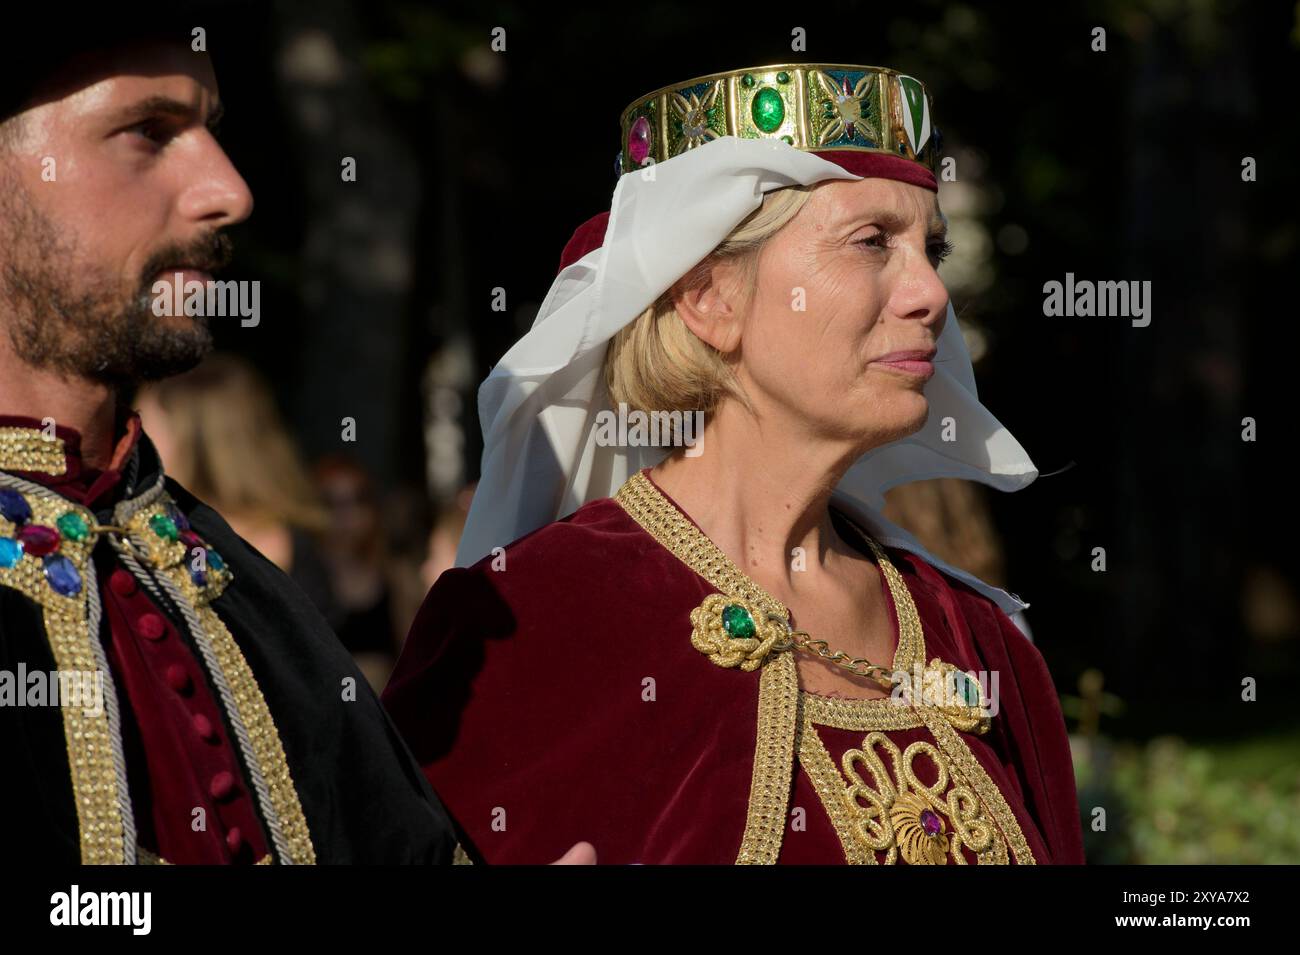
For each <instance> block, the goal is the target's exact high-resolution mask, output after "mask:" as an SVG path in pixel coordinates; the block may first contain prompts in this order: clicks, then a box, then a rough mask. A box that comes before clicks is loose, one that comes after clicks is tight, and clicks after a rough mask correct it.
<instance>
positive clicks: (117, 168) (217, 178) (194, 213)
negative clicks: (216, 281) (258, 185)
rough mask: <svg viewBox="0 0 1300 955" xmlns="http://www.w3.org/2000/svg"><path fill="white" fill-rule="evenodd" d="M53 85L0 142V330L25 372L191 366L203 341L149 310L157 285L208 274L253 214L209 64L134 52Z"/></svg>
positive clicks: (133, 376) (154, 45)
mask: <svg viewBox="0 0 1300 955" xmlns="http://www.w3.org/2000/svg"><path fill="white" fill-rule="evenodd" d="M61 83H62V84H63V85H61V86H60V87H59V88H57V89H52V90H50V91H49V92H48V93H47V94H46V95H44V96H42V97H41V98H40V100H39V101H38V103H37V105H34V106H32V107H31V108H30V109H28V110H27V111H26V112H25V113H23V114H21V116H20V117H19V121H18V124H17V127H16V129H15V130H14V135H13V136H11V137H8V142H7V143H6V144H5V146H4V147H0V331H2V332H5V333H7V336H8V338H9V340H10V342H11V343H12V346H13V349H14V352H15V354H17V356H18V357H19V358H20V359H22V360H23V361H24V362H26V363H27V364H29V365H31V366H32V367H34V368H42V369H48V370H52V371H56V372H58V373H60V374H64V375H71V376H78V377H83V378H89V379H92V380H95V381H102V382H105V383H110V384H117V385H120V384H132V383H137V382H142V381H152V380H157V379H159V378H165V377H167V376H169V375H173V374H176V373H178V372H180V371H184V370H186V369H188V368H191V367H193V366H194V365H195V364H197V363H198V361H199V359H200V358H202V357H203V355H204V354H205V353H206V352H207V350H208V349H209V348H210V347H211V341H212V337H211V332H210V331H209V330H208V328H207V325H206V324H205V319H204V318H203V317H200V316H187V315H184V314H181V315H165V316H157V315H155V314H154V311H153V308H152V303H153V298H154V294H153V287H154V284H155V282H157V281H160V280H163V279H166V280H168V281H169V282H170V281H174V280H173V279H172V276H173V275H174V273H176V272H178V271H180V272H182V273H183V274H182V278H181V281H182V282H187V281H195V280H197V281H207V280H208V279H209V278H211V272H212V271H214V270H216V269H218V268H220V267H221V266H222V265H224V264H225V263H226V261H227V260H228V258H229V240H228V239H227V238H226V236H225V234H224V233H222V232H220V231H219V230H221V229H223V228H224V227H225V226H229V225H232V224H234V223H236V222H240V221H242V220H243V219H245V218H247V217H248V215H249V213H250V212H251V211H252V208H253V198H252V195H251V194H250V193H249V191H248V186H247V185H246V184H245V183H244V180H243V179H242V178H240V176H239V173H238V172H236V171H235V168H234V166H232V165H231V163H230V160H229V158H227V156H226V154H225V152H223V151H222V149H221V147H220V146H219V145H218V144H217V141H216V139H214V138H213V136H212V132H211V127H212V125H213V124H214V122H215V120H216V119H217V117H218V115H219V113H220V105H219V103H218V99H217V84H216V78H215V76H214V75H213V72H212V65H211V61H210V60H209V59H208V57H207V56H206V55H205V54H201V53H194V52H192V51H191V50H190V49H189V48H188V47H186V46H183V45H179V44H177V45H172V44H165V43H161V42H149V43H141V44H137V45H134V46H130V47H123V48H121V49H118V50H116V51H114V52H113V53H111V54H104V55H102V56H98V57H96V58H95V60H94V61H93V62H86V63H84V64H81V65H80V66H79V68H78V69H77V70H76V72H75V74H74V75H72V76H65V77H62V78H61Z"/></svg>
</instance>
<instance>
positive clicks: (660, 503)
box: [615, 472, 1034, 865]
mask: <svg viewBox="0 0 1300 955" xmlns="http://www.w3.org/2000/svg"><path fill="white" fill-rule="evenodd" d="M615 500H617V501H618V503H619V504H620V505H621V506H622V507H623V509H624V510H626V511H627V513H628V514H629V515H630V516H631V517H632V519H633V520H635V521H636V522H637V523H638V524H639V525H641V527H642V528H644V529H645V531H646V532H647V533H649V534H650V536H651V537H653V538H654V539H655V540H656V541H657V542H658V543H659V544H660V545H662V546H663V547H664V548H666V549H667V550H668V551H670V552H671V553H673V554H674V555H675V556H676V557H677V558H678V559H679V560H681V561H682V562H683V563H684V564H686V565H687V566H688V567H689V568H690V569H691V570H693V571H695V573H697V574H699V575H700V576H701V577H702V578H704V579H705V580H707V581H708V582H709V583H710V584H711V585H712V586H713V587H714V588H715V589H716V590H717V591H719V593H717V594H710V595H709V597H707V598H706V599H705V601H704V603H702V604H701V605H700V607H698V608H696V609H695V610H694V611H692V613H691V618H690V619H691V623H692V628H693V629H692V634H691V642H692V645H693V646H695V648H696V649H697V650H699V651H700V652H701V653H703V654H704V655H705V656H707V657H708V658H709V660H710V661H711V662H713V663H714V664H716V665H718V666H721V667H724V668H729V669H739V670H741V671H753V670H755V669H758V670H760V671H761V672H760V677H759V703H758V734H757V745H756V747H755V752H754V775H753V779H752V781H751V784H750V796H749V811H748V815H747V818H746V823H745V831H744V835H743V837H742V839H741V848H740V853H739V856H738V857H737V860H736V861H737V862H738V863H774V862H776V861H777V858H778V857H779V855H780V851H781V842H782V837H783V835H784V832H785V824H786V822H785V821H786V814H787V800H788V794H789V792H790V781H791V778H792V773H793V763H794V759H795V756H796V754H797V757H798V760H799V764H800V765H801V766H802V767H803V768H804V771H805V772H806V773H807V774H808V778H809V780H810V781H811V782H812V784H813V788H814V789H815V790H816V792H817V794H818V797H819V799H820V800H821V802H822V805H823V807H824V808H825V810H826V813H827V816H828V817H829V818H830V821H831V824H832V825H833V826H834V828H835V832H836V834H837V835H838V837H839V840H840V845H841V846H842V848H843V850H844V857H845V859H846V860H847V861H848V862H850V863H852V864H857V865H875V864H878V863H879V862H881V861H883V862H885V863H886V864H889V863H894V862H898V861H902V862H906V863H908V864H911V865H918V864H922V865H923V864H945V863H948V862H952V863H954V864H959V865H961V864H966V862H967V861H968V860H967V859H966V857H965V855H964V853H963V849H965V850H969V851H970V852H971V853H972V854H973V855H974V856H975V858H976V860H977V862H978V863H979V864H991V863H995V864H996V863H1000V864H1006V863H1008V862H1009V861H1010V860H1011V858H1012V857H1014V859H1015V861H1016V862H1017V863H1020V864H1033V863H1034V858H1033V854H1032V853H1031V852H1030V850H1029V846H1028V844H1027V843H1026V841H1025V837H1024V834H1023V832H1022V831H1021V829H1020V825H1019V823H1018V822H1017V820H1016V817H1015V813H1014V812H1012V810H1011V808H1010V806H1008V805H1007V802H1006V799H1005V798H1004V797H1003V795H1002V793H1001V791H1000V790H999V789H998V787H997V785H996V784H995V783H994V782H993V780H992V779H990V778H989V776H988V773H987V772H985V770H984V768H983V767H982V766H981V765H980V763H979V761H978V760H977V759H976V758H975V756H974V754H973V753H972V752H971V751H970V748H969V747H968V746H967V745H966V743H965V741H964V740H963V739H962V737H961V735H960V732H959V731H963V732H974V733H982V732H984V731H986V730H987V728H988V718H987V717H981V716H979V707H975V706H966V705H949V704H950V701H948V700H940V704H941V705H916V704H915V703H913V701H911V700H910V699H896V698H885V699H871V700H840V699H831V698H826V697H820V696H817V695H815V694H811V693H806V692H804V691H802V690H800V689H799V680H798V671H797V669H796V667H795V662H794V658H793V654H792V653H787V652H784V651H785V650H787V649H789V646H788V641H785V643H784V645H783V643H782V639H781V638H782V637H784V636H786V635H788V633H789V631H788V630H787V627H786V623H785V621H788V619H789V611H788V610H787V608H786V607H785V606H784V605H783V604H782V603H781V602H780V601H778V600H777V599H776V598H774V597H772V596H771V595H770V594H768V593H767V592H766V591H765V590H763V588H762V587H760V586H759V585H758V584H757V583H755V582H754V581H753V580H751V579H750V578H749V577H747V576H746V575H745V574H744V573H743V572H742V571H741V570H740V569H739V568H738V567H736V565H735V564H734V563H733V562H732V561H731V560H730V559H729V558H728V557H727V556H726V554H724V553H723V552H722V551H721V550H720V549H719V548H718V547H717V546H716V545H715V544H714V543H713V542H712V541H710V540H709V539H708V537H706V536H705V535H704V534H703V533H702V532H701V531H700V530H699V528H697V527H696V526H695V525H694V524H692V523H691V522H690V520H689V519H687V518H686V517H685V516H684V515H683V514H682V513H681V512H680V511H679V510H678V509H677V508H676V507H675V506H674V505H673V503H672V502H671V501H669V500H668V499H667V498H666V497H664V495H663V494H661V493H660V492H659V490H658V489H657V488H656V487H655V486H654V484H653V483H652V482H651V481H650V480H648V479H647V478H646V477H645V475H644V474H643V473H642V472H637V473H636V474H633V475H632V476H631V477H630V478H628V480H627V482H626V483H625V484H624V485H623V487H622V488H620V489H619V491H618V493H617V495H616V496H615ZM850 523H852V522H850ZM853 527H854V529H855V530H856V531H857V533H858V534H859V535H860V536H861V537H862V538H863V540H864V541H865V542H866V544H867V545H868V547H869V548H870V550H871V552H872V554H873V556H874V557H875V560H876V564H877V566H878V567H879V569H880V571H881V573H882V574H883V575H884V577H885V582H886V584H887V585H888V587H889V591H890V594H891V595H892V597H893V600H894V605H895V608H896V611H897V615H898V632H899V640H898V648H897V650H896V652H895V654H894V660H893V669H894V671H895V672H896V673H897V672H901V673H909V674H916V673H918V672H920V673H923V682H924V685H925V687H927V688H928V689H931V690H932V689H934V688H935V686H936V685H937V683H938V682H940V680H941V678H943V677H946V676H949V675H950V674H951V673H952V672H953V671H955V670H956V669H957V668H955V667H953V666H952V665H951V664H947V663H944V662H943V661H941V660H939V659H937V658H936V659H934V660H932V661H930V665H929V666H928V667H926V666H924V662H925V634H924V629H923V627H922V625H921V619H920V616H919V615H918V614H917V612H916V605H915V604H914V603H913V601H912V595H911V592H910V591H909V590H908V588H907V583H906V581H905V580H903V578H902V575H901V574H899V572H898V570H897V569H896V568H895V567H894V566H893V564H892V562H890V560H889V558H888V556H887V555H886V554H885V552H884V550H883V549H882V548H881V547H880V546H879V545H878V544H877V543H876V542H875V540H873V539H872V538H871V537H870V535H868V534H867V533H866V532H865V531H863V530H862V529H861V528H860V527H858V526H857V525H856V524H853ZM737 608H738V609H737ZM930 698H932V697H930ZM981 702H982V701H981ZM818 725H822V726H828V727H834V728H838V729H846V730H852V731H855V732H862V733H864V734H865V735H864V737H863V739H862V742H861V744H860V745H859V747H858V748H856V749H850V750H848V751H847V752H845V753H844V755H843V756H842V757H841V759H840V763H839V765H837V764H836V762H835V760H834V759H833V758H832V757H831V755H830V753H829V752H828V751H827V749H826V746H825V744H824V743H823V742H822V740H821V737H820V735H819V734H818V732H817V729H816V727H817V726H818ZM921 726H924V727H925V728H926V729H928V730H929V732H930V735H931V736H932V737H933V738H934V742H933V743H930V742H926V741H916V742H913V743H911V744H910V745H908V746H907V747H906V748H905V749H902V750H900V749H899V747H898V745H897V744H896V743H895V742H894V741H893V740H891V739H890V738H889V737H888V736H887V735H886V733H885V731H888V730H904V729H915V728H917V727H921ZM918 758H924V759H927V760H929V761H930V762H931V763H932V764H933V765H934V766H935V767H936V768H937V771H938V775H937V778H936V781H935V783H934V784H933V785H928V786H927V785H926V784H925V783H924V782H922V781H921V779H920V777H919V776H918V775H917V773H916V771H915V769H914V765H913V764H914V762H915V761H916V760H917V759H918ZM878 853H879V857H878Z"/></svg>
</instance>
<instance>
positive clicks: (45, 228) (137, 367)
mask: <svg viewBox="0 0 1300 955" xmlns="http://www.w3.org/2000/svg"><path fill="white" fill-rule="evenodd" d="M0 179H3V180H4V181H3V182H0V190H2V192H0V257H2V258H3V261H2V262H0V320H3V321H4V322H5V324H7V326H8V330H9V340H10V341H11V342H12V344H13V349H14V354H15V355H16V356H17V357H18V358H19V359H20V360H21V361H23V362H24V363H25V364H27V365H29V366H31V367H32V368H35V369H43V370H49V371H54V372H58V373H61V374H64V375H68V376H75V377H80V378H85V379H89V380H91V381H97V382H102V383H104V384H107V385H110V386H112V387H114V388H117V389H119V390H130V389H131V388H132V387H133V386H135V385H138V384H140V383H142V382H148V381H158V380H160V379H163V378H168V377H170V376H172V375H176V374H179V373H181V372H183V371H188V370H189V369H191V368H193V367H194V366H195V365H197V364H198V363H199V361H200V360H201V359H202V358H203V356H204V355H206V354H207V353H208V352H209V351H210V350H211V349H212V332H211V330H210V329H209V328H208V324H207V318H206V317H205V316H202V315H195V316H182V317H180V318H175V317H172V318H160V317H158V316H156V315H154V313H153V300H154V298H155V295H154V293H153V285H154V282H155V281H157V279H156V278H155V277H156V276H157V275H158V272H159V271H160V270H162V269H165V268H169V267H176V266H180V265H184V266H187V267H189V268H195V269H200V270H202V271H205V272H209V273H211V272H215V271H216V270H217V269H219V268H221V267H222V266H224V265H226V264H227V263H228V262H229V261H230V251H231V249H230V239H229V238H228V237H227V236H225V235H224V234H221V233H217V232H209V233H205V234H204V235H203V236H201V237H200V238H199V239H196V240H195V241H194V242H190V243H187V244H185V245H179V244H173V245H169V246H167V247H165V248H162V249H160V250H158V252H157V253H155V254H154V255H152V256H151V257H150V258H149V261H148V262H147V263H146V264H145V266H144V268H143V269H142V270H141V275H140V282H139V285H138V286H137V287H136V288H133V289H130V290H124V289H123V288H122V282H121V279H120V278H118V277H116V276H113V275H112V274H111V273H110V272H109V271H108V270H105V269H96V268H94V267H87V266H86V265H85V264H84V263H83V257H82V256H79V255H78V254H77V248H76V243H75V242H74V241H72V240H70V239H69V238H68V237H66V236H65V235H63V234H62V233H61V231H60V230H59V228H58V227H57V226H56V225H55V224H54V223H53V222H51V221H50V220H49V219H48V218H47V217H46V216H44V215H43V214H42V213H41V212H40V211H39V210H38V209H36V208H35V206H34V205H33V204H32V202H31V200H30V198H29V197H28V196H26V195H25V194H24V192H23V190H22V187H21V186H19V185H18V184H17V183H16V182H13V181H12V177H8V176H5V177H0ZM167 294H171V293H170V289H169V291H168V293H167Z"/></svg>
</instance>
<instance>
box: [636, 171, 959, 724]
mask: <svg viewBox="0 0 1300 955" xmlns="http://www.w3.org/2000/svg"><path fill="white" fill-rule="evenodd" d="M945 233H946V223H945V221H944V219H943V217H942V215H941V213H940V211H939V207H938V203H937V200H936V196H935V193H933V192H931V191H930V190H927V189H923V188H921V187H919V186H913V185H910V184H907V183H902V182H896V181H894V180H888V179H861V180H832V181H827V182H824V183H821V184H819V185H818V186H817V187H816V188H815V189H814V190H813V194H812V196H811V197H810V198H809V199H808V201H807V203H806V204H805V205H804V207H803V208H802V209H800V211H799V213H798V214H797V215H796V216H795V217H794V219H792V220H791V221H790V222H789V223H788V224H787V225H786V226H785V228H783V229H782V230H781V231H780V232H778V233H777V234H776V235H775V236H773V237H772V238H771V239H770V240H769V241H768V242H767V243H766V245H765V246H764V247H763V250H762V252H761V253H760V256H759V260H758V271H757V281H756V285H755V287H754V289H753V294H752V299H747V298H746V295H745V292H744V288H743V284H744V278H743V271H742V269H741V267H740V266H739V265H738V264H735V263H722V264H719V265H717V266H715V267H714V268H713V269H712V273H711V281H709V282H708V283H707V284H706V285H704V286H703V287H701V288H697V289H693V290H682V291H678V292H677V293H676V296H675V300H676V305H677V310H678V314H680V315H681V316H682V318H683V320H684V321H685V322H686V324H687V326H688V327H689V328H690V329H691V330H692V331H693V332H694V333H695V334H696V335H697V336H699V337H700V338H701V339H702V340H703V341H705V342H707V343H708V344H710V345H712V346H714V347H715V348H718V349H719V350H720V351H722V352H723V353H725V354H727V355H728V356H730V357H731V358H732V360H733V361H734V368H735V371H736V375H737V378H738V379H739V381H740V383H741V385H742V386H743V388H744V389H745V391H746V393H747V394H748V395H749V398H750V400H751V402H752V403H753V405H754V414H752V415H751V414H750V413H749V411H747V410H746V409H745V408H744V407H743V406H742V405H741V404H740V403H739V402H737V401H735V400H733V399H724V400H723V401H722V403H721V404H720V406H719V407H718V408H717V409H716V410H715V411H714V412H713V413H712V414H711V415H708V416H706V423H705V428H704V440H703V445H704V448H703V453H702V454H700V455H699V456H698V457H685V456H684V455H682V454H681V453H677V454H674V455H672V456H670V457H669V458H668V459H666V460H665V461H664V462H663V463H662V464H660V465H659V466H658V467H656V468H654V469H653V470H652V471H651V477H652V478H653V479H654V480H655V481H656V482H657V483H658V484H659V485H660V486H661V487H662V488H663V489H664V490H665V492H667V493H668V494H669V496H671V497H672V498H673V499H674V500H675V501H676V502H677V503H678V504H679V505H681V507H682V508H683V509H684V510H685V511H686V512H687V513H688V514H689V515H690V516H691V517H692V518H693V519H694V520H695V521H696V522H697V523H698V524H699V525H700V527H701V528H702V529H703V530H704V532H705V533H706V534H708V535H709V537H710V538H711V539H712V540H713V542H714V543H715V544H717V545H718V546H719V547H720V548H721V549H722V550H723V551H724V552H725V553H726V554H727V555H728V556H730V557H731V558H732V560H733V561H734V562H735V563H736V564H737V566H739V567H741V569H743V570H744V571H745V572H746V573H747V574H748V575H749V576H750V577H752V578H753V579H754V580H755V581H756V582H757V583H759V584H760V585H761V586H762V587H763V588H764V589H765V590H767V591H768V592H769V593H770V594H772V595H773V596H774V597H776V598H777V599H778V600H781V601H782V602H783V603H784V604H785V605H786V606H787V607H789V608H790V610H791V612H792V615H793V619H794V626H795V627H797V628H800V629H804V630H807V631H808V632H810V633H811V634H812V635H813V636H814V637H816V638H819V639H824V640H826V641H828V643H829V644H830V645H831V647H832V649H839V650H843V651H845V652H846V653H849V654H852V655H853V656H860V657H865V658H867V659H869V660H870V661H871V662H872V663H878V664H880V665H882V666H886V667H888V666H890V665H891V664H892V662H893V660H892V656H893V655H892V647H893V644H894V624H893V620H892V618H891V616H890V611H889V606H888V604H887V603H886V602H885V598H884V594H883V591H882V582H881V578H880V574H879V572H878V571H877V570H876V568H875V565H874V564H873V563H872V562H871V561H870V560H868V559H866V558H864V557H863V556H862V555H861V554H860V553H859V551H858V550H856V549H854V548H853V547H851V546H850V545H849V544H848V543H846V542H845V541H844V540H842V539H841V538H840V536H839V534H838V533H837V532H836V531H835V529H834V527H833V525H832V524H831V523H830V515H829V510H828V504H829V500H830V495H831V492H832V490H833V489H834V487H835V486H836V485H837V484H838V483H839V481H840V479H841V477H843V475H844V473H845V472H846V471H847V470H848V468H849V467H850V466H851V465H852V464H853V462H855V461H856V460H857V459H858V458H860V457H861V456H862V455H863V454H864V453H866V452H867V451H869V450H871V449H873V448H877V447H880V446H881V445H884V444H887V443H889V442H891V441H894V440H897V439H899V438H902V437H906V436H907V435H910V434H914V433H915V432H916V431H918V430H920V428H921V427H922V426H923V425H924V424H925V421H926V417H927V414H928V410H929V409H928V405H927V402H926V398H925V394H924V387H925V380H926V379H925V378H923V377H920V376H914V375H910V374H906V373H904V372H902V371H900V370H898V369H897V368H895V367H892V366H888V365H885V364H882V363H881V362H880V360H879V359H881V358H882V357H884V356H886V355H888V354H890V353H893V352H897V351H912V350H922V351H931V350H933V349H935V348H936V347H937V342H938V338H939V334H940V332H941V331H942V330H943V324H944V321H945V319H946V317H947V308H948V292H947V290H946V289H945V287H944V284H943V282H942V280H941V279H940V278H939V275H938V272H937V265H938V262H939V260H940V259H941V257H942V255H943V254H945V245H946V240H945ZM796 288H802V289H803V290H804V292H805V296H806V310H805V311H796V310H794V309H793V307H792V303H793V302H794V301H795V298H794V296H795V291H794V290H795V289H796ZM795 548H802V549H803V553H804V555H805V569H803V570H795V569H793V567H792V563H793V558H792V553H793V552H794V550H795ZM798 667H799V675H800V682H801V684H802V685H803V687H804V689H806V690H809V691H810V692H814V693H822V694H827V695H842V696H852V697H858V698H873V697H881V696H886V695H888V693H887V691H886V690H884V689H883V688H881V687H879V686H877V685H876V684H874V683H872V682H870V681H869V680H865V679H862V678H859V677H856V676H854V675H852V674H849V673H848V672H847V671H845V670H843V669H840V668H836V667H833V666H830V665H829V664H826V663H825V662H823V661H820V660H818V659H816V658H814V657H812V656H810V655H808V654H803V653H801V654H799V655H798Z"/></svg>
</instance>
